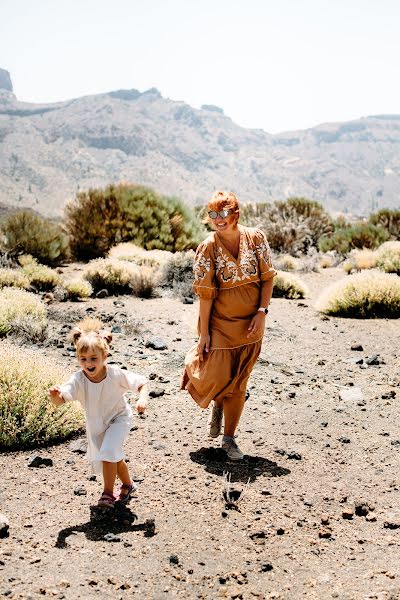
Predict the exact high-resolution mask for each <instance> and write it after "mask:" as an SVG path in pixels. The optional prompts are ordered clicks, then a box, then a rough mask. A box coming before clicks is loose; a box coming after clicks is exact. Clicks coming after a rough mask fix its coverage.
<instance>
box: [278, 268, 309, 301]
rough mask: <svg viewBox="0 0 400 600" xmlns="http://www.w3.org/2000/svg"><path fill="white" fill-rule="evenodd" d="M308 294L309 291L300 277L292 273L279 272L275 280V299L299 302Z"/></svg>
mask: <svg viewBox="0 0 400 600" xmlns="http://www.w3.org/2000/svg"><path fill="white" fill-rule="evenodd" d="M307 294H308V289H307V286H306V285H305V283H303V282H302V281H301V280H300V279H299V278H298V277H296V276H295V275H292V274H291V273H284V272H282V271H278V275H277V276H276V277H275V278H274V290H273V293H272V295H273V297H274V298H289V299H293V300H298V299H299V298H305V297H306V295H307Z"/></svg>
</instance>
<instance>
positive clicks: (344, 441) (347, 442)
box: [338, 435, 351, 444]
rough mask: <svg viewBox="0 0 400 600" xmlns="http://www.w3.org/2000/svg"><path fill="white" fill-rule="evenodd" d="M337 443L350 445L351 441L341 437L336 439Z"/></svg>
mask: <svg viewBox="0 0 400 600" xmlns="http://www.w3.org/2000/svg"><path fill="white" fill-rule="evenodd" d="M338 442H341V443H342V444H350V442H351V440H350V438H348V437H346V436H344V435H342V437H340V438H338Z"/></svg>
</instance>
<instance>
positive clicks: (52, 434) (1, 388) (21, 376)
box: [0, 341, 83, 450]
mask: <svg viewBox="0 0 400 600" xmlns="http://www.w3.org/2000/svg"><path fill="white" fill-rule="evenodd" d="M65 378H66V377H65V371H64V369H63V368H62V367H61V366H60V365H59V364H57V363H56V362H54V361H53V360H51V359H50V358H49V357H47V356H43V355H40V354H39V353H38V352H37V351H36V352H35V351H33V350H32V349H28V348H21V347H19V346H18V347H17V346H15V345H13V344H10V343H9V342H5V341H3V342H0V414H1V416H2V418H1V419H0V448H2V449H8V450H10V449H18V450H20V449H22V448H29V447H35V446H41V445H45V444H49V443H54V442H58V441H62V440H64V439H65V438H67V437H69V436H70V435H71V434H72V433H75V432H77V431H80V430H81V429H82V428H83V415H82V411H81V409H80V408H79V405H78V403H75V402H73V403H68V404H64V405H63V406H62V407H60V408H58V407H55V406H53V404H52V403H51V402H50V400H49V398H48V389H49V387H51V386H52V385H54V384H56V383H60V382H62V381H64V380H65Z"/></svg>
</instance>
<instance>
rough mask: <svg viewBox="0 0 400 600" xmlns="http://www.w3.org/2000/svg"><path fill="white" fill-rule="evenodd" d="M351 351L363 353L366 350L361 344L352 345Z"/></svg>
mask: <svg viewBox="0 0 400 600" xmlns="http://www.w3.org/2000/svg"><path fill="white" fill-rule="evenodd" d="M351 350H355V351H356V352H362V351H363V350H364V348H363V347H362V346H361V344H352V345H351Z"/></svg>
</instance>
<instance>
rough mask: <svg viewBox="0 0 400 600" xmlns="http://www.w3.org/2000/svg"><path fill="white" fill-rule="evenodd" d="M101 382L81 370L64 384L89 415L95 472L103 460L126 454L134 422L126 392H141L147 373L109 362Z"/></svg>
mask: <svg viewBox="0 0 400 600" xmlns="http://www.w3.org/2000/svg"><path fill="white" fill-rule="evenodd" d="M106 368H107V375H106V377H105V379H103V381H100V383H93V382H92V381H90V380H89V379H88V378H87V377H86V375H85V374H84V372H83V371H78V372H77V373H75V374H74V375H72V377H71V378H70V379H69V380H68V381H67V382H66V383H65V384H64V385H61V386H60V390H61V393H62V396H63V398H64V400H65V401H66V402H71V401H72V400H77V401H78V402H80V403H81V405H82V406H83V409H84V411H85V416H86V433H87V439H88V449H87V458H88V460H89V462H90V463H91V466H92V469H93V472H94V473H101V472H102V464H101V463H102V461H107V462H119V461H120V460H122V459H123V458H124V449H123V444H124V441H125V440H126V438H127V437H128V434H129V431H130V428H131V425H132V409H131V407H130V405H129V403H128V401H127V399H126V397H125V393H126V392H137V391H138V389H139V388H140V387H142V385H144V384H145V383H147V379H146V377H144V376H143V375H138V374H137V373H132V372H131V371H125V370H124V369H120V368H119V367H115V366H113V365H107V367H106Z"/></svg>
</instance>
